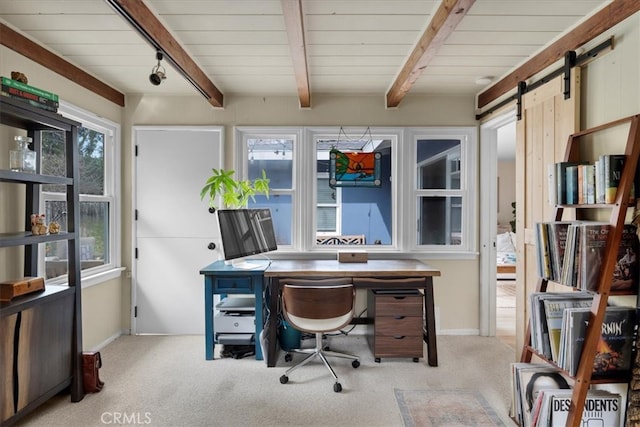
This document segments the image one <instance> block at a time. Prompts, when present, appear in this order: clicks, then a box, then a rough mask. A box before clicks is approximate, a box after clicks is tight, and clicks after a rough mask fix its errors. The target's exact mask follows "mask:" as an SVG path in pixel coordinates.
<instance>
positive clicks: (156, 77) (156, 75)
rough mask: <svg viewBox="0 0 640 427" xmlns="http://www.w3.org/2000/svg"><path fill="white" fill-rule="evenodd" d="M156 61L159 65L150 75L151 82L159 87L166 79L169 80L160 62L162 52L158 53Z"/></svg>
mask: <svg viewBox="0 0 640 427" xmlns="http://www.w3.org/2000/svg"><path fill="white" fill-rule="evenodd" d="M156 59H157V60H158V65H156V66H155V67H153V69H152V70H151V74H149V81H150V82H151V84H152V85H154V86H158V85H159V84H160V83H162V81H163V80H164V79H166V78H167V75H166V73H165V70H164V67H163V66H162V65H160V61H162V52H160V51H157V52H156Z"/></svg>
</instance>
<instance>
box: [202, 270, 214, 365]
mask: <svg viewBox="0 0 640 427" xmlns="http://www.w3.org/2000/svg"><path fill="white" fill-rule="evenodd" d="M213 333H214V332H213V278H212V277H211V276H205V278H204V354H205V359H206V360H213V346H214V344H213Z"/></svg>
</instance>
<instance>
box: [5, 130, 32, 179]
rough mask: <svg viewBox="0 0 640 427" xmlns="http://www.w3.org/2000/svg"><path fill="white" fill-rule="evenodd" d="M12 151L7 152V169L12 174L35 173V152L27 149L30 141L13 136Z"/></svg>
mask: <svg viewBox="0 0 640 427" xmlns="http://www.w3.org/2000/svg"><path fill="white" fill-rule="evenodd" d="M13 141H14V149H13V150H11V151H10V152H9V169H11V170H12V171H14V172H35V171H36V152H35V151H33V150H30V149H29V144H31V141H32V139H31V138H29V137H28V136H14V137H13Z"/></svg>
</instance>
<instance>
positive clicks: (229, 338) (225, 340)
mask: <svg viewBox="0 0 640 427" xmlns="http://www.w3.org/2000/svg"><path fill="white" fill-rule="evenodd" d="M253 335H254V334H218V339H217V341H218V343H219V344H229V345H246V344H253V343H254V342H255V341H254V336H253Z"/></svg>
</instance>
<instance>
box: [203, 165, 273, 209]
mask: <svg viewBox="0 0 640 427" xmlns="http://www.w3.org/2000/svg"><path fill="white" fill-rule="evenodd" d="M211 171H212V174H211V176H210V177H209V178H208V179H207V182H206V183H205V185H204V187H202V190H200V200H204V198H205V197H207V196H208V197H209V207H211V208H213V209H217V206H216V197H217V196H218V195H220V200H221V203H222V206H223V207H224V208H228V209H239V208H245V207H247V205H248V204H249V200H252V201H255V196H256V195H258V194H264V195H265V196H266V197H267V198H269V178H267V174H266V173H265V171H264V170H263V171H262V177H261V178H256V179H254V180H253V181H251V180H248V179H245V180H237V179H235V178H234V177H233V175H234V174H235V171H234V170H225V169H215V168H213V169H211Z"/></svg>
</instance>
